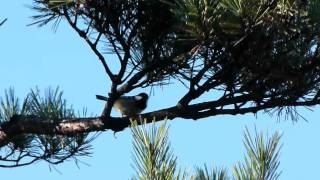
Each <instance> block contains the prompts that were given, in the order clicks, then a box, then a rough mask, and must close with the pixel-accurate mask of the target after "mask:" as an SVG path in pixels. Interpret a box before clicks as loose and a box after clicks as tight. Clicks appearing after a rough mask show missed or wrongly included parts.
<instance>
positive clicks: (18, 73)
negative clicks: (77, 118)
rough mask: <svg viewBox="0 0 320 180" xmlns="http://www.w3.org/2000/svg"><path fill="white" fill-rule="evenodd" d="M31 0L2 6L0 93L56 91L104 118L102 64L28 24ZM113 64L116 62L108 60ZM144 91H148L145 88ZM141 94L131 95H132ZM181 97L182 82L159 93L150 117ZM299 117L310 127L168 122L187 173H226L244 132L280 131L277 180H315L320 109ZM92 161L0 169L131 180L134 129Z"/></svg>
mask: <svg viewBox="0 0 320 180" xmlns="http://www.w3.org/2000/svg"><path fill="white" fill-rule="evenodd" d="M31 3H32V1H31V0H19V1H4V2H2V5H1V6H0V12H1V13H0V20H2V19H4V18H5V17H7V18H8V21H7V22H6V23H5V24H4V25H3V26H2V27H1V28H0V47H1V53H0V94H1V95H3V92H4V90H5V89H8V88H9V87H14V88H15V90H16V93H17V95H18V96H20V97H21V98H23V97H24V96H25V95H26V94H27V93H28V92H29V90H30V89H31V88H34V87H38V88H39V89H41V90H44V89H46V88H48V87H56V86H59V87H60V89H62V90H63V91H64V97H65V98H66V99H67V100H68V102H69V103H70V104H73V106H74V107H75V108H76V109H80V108H82V107H87V108H88V111H89V112H92V113H93V114H99V113H100V112H101V111H102V108H103V103H102V102H100V101H97V100H96V99H95V94H106V92H107V90H108V89H109V84H108V79H107V77H106V75H105V74H104V71H103V68H102V66H101V65H100V63H99V61H98V59H97V58H96V57H95V55H94V54H93V53H92V52H91V51H90V48H89V47H88V46H87V45H86V44H85V42H84V41H82V39H80V38H79V37H78V35H77V34H76V33H75V32H74V31H73V30H72V29H71V28H70V27H68V26H67V24H66V23H64V22H62V23H61V25H60V27H59V28H58V31H57V32H54V31H52V28H51V26H50V25H49V26H46V27H43V28H37V27H36V26H26V25H27V24H29V23H30V22H31V19H30V18H29V17H30V16H31V15H34V14H35V12H32V11H31V10H30V9H29V8H28V7H27V6H28V5H31ZM107 59H108V61H112V60H114V57H112V56H110V57H107ZM139 91H146V92H149V91H148V90H147V89H140V90H137V91H136V92H139ZM136 92H133V94H135V93H136ZM182 92H184V89H183V87H181V85H179V84H173V85H172V86H168V87H165V88H163V89H160V88H158V89H155V93H154V94H153V95H152V96H151V98H150V102H149V107H148V108H147V110H146V111H152V110H156V109H160V108H164V107H167V106H171V105H174V103H175V102H176V100H177V99H178V98H179V97H180V96H181V93H182ZM300 112H301V114H302V115H303V116H304V117H305V118H306V119H307V120H308V121H309V122H306V121H303V120H301V121H299V122H298V123H295V124H293V123H292V122H291V121H284V120H282V121H280V122H277V119H276V117H270V116H268V115H265V114H263V113H259V114H258V117H257V118H256V117H254V116H253V115H252V114H249V115H239V116H215V117H211V118H207V119H203V120H199V121H191V120H183V119H176V120H174V121H172V122H170V123H169V124H170V139H171V144H172V147H173V150H174V151H175V154H176V155H177V156H178V162H179V165H180V166H181V167H183V168H186V169H187V170H191V169H192V168H193V167H194V166H201V165H203V164H204V163H207V164H209V165H211V164H213V163H214V164H215V165H216V166H223V167H227V168H229V170H230V171H231V167H232V165H233V164H235V163H236V162H238V161H239V160H242V159H243V155H244V147H243V145H242V134H243V130H244V128H245V127H246V126H247V127H248V128H249V129H250V130H254V127H255V126H256V127H257V129H258V130H263V131H264V132H269V134H272V132H274V131H276V130H278V131H280V132H282V133H283V137H282V144H283V148H282V151H281V156H280V160H281V164H280V169H281V170H282V171H283V173H282V175H281V177H280V179H281V180H287V179H292V180H294V179H317V178H319V175H318V168H319V165H318V162H320V156H319V152H320V145H319V140H318V138H319V137H320V131H319V130H318V129H319V127H320V121H319V119H318V117H319V115H320V109H319V107H318V106H317V107H315V108H314V111H309V110H306V109H304V108H301V109H300ZM93 147H94V149H93V155H92V157H86V158H81V160H82V161H84V162H86V163H87V164H89V165H88V166H87V165H84V164H80V169H79V168H77V166H76V165H75V164H74V163H73V162H72V161H70V162H66V163H64V164H61V165H58V166H56V169H57V170H59V171H60V172H61V174H60V173H58V172H57V171H55V170H53V171H50V169H49V166H48V164H46V163H44V162H38V163H36V164H33V165H30V166H26V167H21V168H14V169H0V175H1V178H2V179H7V178H11V179H12V177H14V178H13V179H20V178H24V179H40V178H46V179H47V180H54V179H57V178H59V179H70V178H76V179H77V180H87V179H88V178H104V179H113V180H117V179H120V180H121V179H129V178H130V177H131V176H132V175H133V174H134V172H133V169H132V168H131V165H132V159H131V157H132V147H131V136H130V130H129V129H126V130H125V131H123V132H120V133H117V134H116V138H115V137H114V136H113V133H112V132H110V131H106V132H104V133H103V134H102V135H101V136H99V138H98V139H97V140H96V141H94V143H93Z"/></svg>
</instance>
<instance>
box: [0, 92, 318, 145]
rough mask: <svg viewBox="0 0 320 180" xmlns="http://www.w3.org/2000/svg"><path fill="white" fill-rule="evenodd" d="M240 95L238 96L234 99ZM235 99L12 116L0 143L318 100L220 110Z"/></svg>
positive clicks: (0, 132)
mask: <svg viewBox="0 0 320 180" xmlns="http://www.w3.org/2000/svg"><path fill="white" fill-rule="evenodd" d="M239 99H240V97H239V98H238V100H239ZM250 99H251V97H250V96H246V97H245V96H244V97H243V98H242V100H244V101H250ZM235 100H237V98H235V99H233V100H231V99H226V100H224V101H223V102H219V101H209V102H204V103H198V104H193V105H189V106H187V107H186V108H185V109H180V108H179V107H177V106H173V107H170V108H166V109H162V110H158V111H153V112H149V113H145V114H141V115H140V116H137V117H131V118H129V117H122V118H121V117H105V116H101V117H90V118H73V119H62V120H61V121H59V122H57V121H53V120H49V119H42V118H38V117H34V116H19V115H15V116H13V117H12V118H11V120H10V121H8V122H5V123H3V124H2V125H1V126H0V144H1V143H4V142H6V141H7V140H8V139H10V138H12V137H15V136H17V135H21V134H47V135H66V136H73V135H76V134H81V133H88V132H94V131H105V130H113V131H115V132H117V131H122V130H124V129H125V128H127V127H129V126H130V120H132V119H140V118H141V119H144V120H146V122H147V123H150V122H152V121H162V120H165V119H170V120H172V119H175V118H184V119H193V120H198V119H202V118H206V117H211V116H216V115H237V114H246V113H257V112H258V111H260V110H266V109H271V108H277V107H285V106H293V107H295V106H314V105H317V104H319V103H320V100H318V99H317V100H311V101H304V102H291V101H284V100H274V101H270V102H267V103H265V104H263V105H259V106H253V107H243V108H239V109H223V108H218V107H223V106H225V105H230V104H233V103H236V101H235Z"/></svg>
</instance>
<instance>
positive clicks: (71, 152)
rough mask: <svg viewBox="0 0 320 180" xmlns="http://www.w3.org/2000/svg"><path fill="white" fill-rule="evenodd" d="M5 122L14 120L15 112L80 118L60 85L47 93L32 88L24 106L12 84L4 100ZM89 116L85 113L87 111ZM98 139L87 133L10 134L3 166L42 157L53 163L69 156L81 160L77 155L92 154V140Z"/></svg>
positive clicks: (0, 119)
mask: <svg viewBox="0 0 320 180" xmlns="http://www.w3.org/2000/svg"><path fill="white" fill-rule="evenodd" d="M0 104H1V107H0V122H1V124H2V125H3V124H5V123H11V122H10V121H11V120H12V119H11V118H13V117H14V115H24V116H28V115H33V116H35V117H36V116H37V117H40V118H43V119H46V120H49V121H52V122H59V121H62V120H63V119H65V118H76V114H75V112H74V110H73V109H72V108H71V107H67V104H66V101H65V100H64V99H63V98H62V92H61V91H60V90H59V89H58V88H56V89H55V90H53V89H48V90H47V92H46V93H45V95H44V97H42V96H40V94H39V90H38V89H36V90H31V92H30V94H29V95H28V96H27V98H26V99H25V100H24V101H23V103H22V106H21V104H20V102H19V99H18V98H17V97H16V96H15V94H14V90H13V89H12V88H10V89H9V90H8V91H6V92H5V99H4V100H1V101H0ZM83 116H85V114H84V115H83ZM93 139H94V136H93V137H91V138H88V137H87V134H79V135H74V136H61V135H34V134H21V135H18V136H14V137H12V138H10V139H9V140H8V141H7V142H5V143H3V144H2V145H1V148H0V152H1V158H0V162H1V165H0V166H1V167H17V166H23V165H28V164H30V163H33V162H35V161H38V160H44V161H47V162H48V163H50V164H58V163H61V162H63V161H65V160H67V159H69V158H73V159H74V160H75V162H76V163H78V159H77V156H88V155H90V150H91V146H90V144H89V143H90V142H91V141H92V140H93Z"/></svg>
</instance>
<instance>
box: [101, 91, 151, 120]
mask: <svg viewBox="0 0 320 180" xmlns="http://www.w3.org/2000/svg"><path fill="white" fill-rule="evenodd" d="M96 98H97V99H99V100H104V101H108V99H109V98H107V97H104V96H101V95H96ZM148 98H149V96H148V94H146V93H140V94H138V95H135V96H120V97H119V98H118V99H117V100H116V101H115V102H114V104H113V107H114V108H115V109H116V110H117V111H118V112H120V113H121V114H122V115H123V116H135V115H138V114H140V113H141V112H142V111H143V110H144V109H145V108H146V107H147V102H148Z"/></svg>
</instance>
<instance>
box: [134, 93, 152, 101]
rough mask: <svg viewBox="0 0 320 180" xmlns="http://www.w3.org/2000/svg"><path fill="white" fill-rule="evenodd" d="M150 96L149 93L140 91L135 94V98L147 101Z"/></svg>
mask: <svg viewBox="0 0 320 180" xmlns="http://www.w3.org/2000/svg"><path fill="white" fill-rule="evenodd" d="M148 98H149V96H148V94H147V93H140V94H138V95H136V96H135V100H137V101H141V100H142V101H147V100H148Z"/></svg>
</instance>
